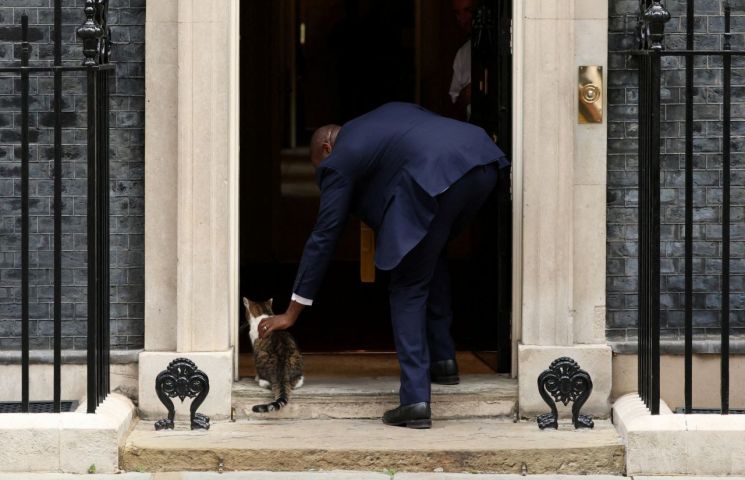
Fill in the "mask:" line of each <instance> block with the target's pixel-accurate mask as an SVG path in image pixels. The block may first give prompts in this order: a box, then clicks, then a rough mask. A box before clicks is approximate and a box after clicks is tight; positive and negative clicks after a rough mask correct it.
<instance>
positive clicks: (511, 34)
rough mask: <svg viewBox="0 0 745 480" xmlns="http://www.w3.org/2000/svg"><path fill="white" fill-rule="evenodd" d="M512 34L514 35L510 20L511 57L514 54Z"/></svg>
mask: <svg viewBox="0 0 745 480" xmlns="http://www.w3.org/2000/svg"><path fill="white" fill-rule="evenodd" d="M512 33H513V31H512V19H511V18H510V55H513V52H512V43H513V41H512Z"/></svg>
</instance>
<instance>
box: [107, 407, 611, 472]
mask: <svg viewBox="0 0 745 480" xmlns="http://www.w3.org/2000/svg"><path fill="white" fill-rule="evenodd" d="M221 463H222V466H223V468H224V469H225V470H226V471H246V470H254V471H256V470H267V471H287V472H289V471H308V470H323V471H329V470H364V471H373V472H376V471H377V472H382V471H386V470H389V471H390V470H395V471H397V472H433V471H435V470H436V469H442V471H444V472H488V473H512V474H519V473H521V471H522V467H523V464H524V465H525V467H526V468H527V472H528V473H529V474H538V473H545V474H610V475H618V474H622V473H623V471H624V446H623V443H622V442H621V439H620V437H619V436H618V434H617V432H616V430H615V428H614V427H613V425H612V424H611V423H610V422H609V421H607V420H598V421H597V422H596V423H595V428H594V429H593V430H574V429H573V428H572V427H571V425H569V424H567V423H565V422H562V423H561V426H560V429H559V430H544V431H541V430H539V429H538V426H537V425H536V424H535V423H534V422H518V423H512V422H504V421H498V420H490V419H466V420H438V419H435V421H434V424H433V428H432V429H430V430H412V429H406V428H394V427H388V426H385V425H383V424H382V423H381V422H380V421H379V420H360V419H347V420H286V419H267V420H262V421H258V420H244V421H239V422H217V423H214V424H213V425H212V427H211V428H210V430H208V431H191V430H189V429H188V424H187V423H185V422H179V423H177V429H176V430H172V431H160V432H156V431H155V430H154V428H153V423H152V422H144V421H142V422H140V423H139V424H138V425H137V427H136V428H135V429H134V431H133V432H132V434H131V435H130V436H129V438H128V439H127V441H126V443H125V445H124V447H123V448H122V449H121V458H120V466H121V468H122V469H124V470H126V471H148V472H151V471H152V472H164V471H172V472H177V471H213V472H214V471H216V470H218V468H219V465H220V464H221Z"/></svg>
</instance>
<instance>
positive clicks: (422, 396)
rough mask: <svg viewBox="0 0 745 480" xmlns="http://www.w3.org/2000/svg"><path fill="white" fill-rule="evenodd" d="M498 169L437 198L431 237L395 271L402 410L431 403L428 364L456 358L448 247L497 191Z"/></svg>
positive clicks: (477, 172) (476, 171) (480, 171)
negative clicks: (416, 404) (422, 403)
mask: <svg viewBox="0 0 745 480" xmlns="http://www.w3.org/2000/svg"><path fill="white" fill-rule="evenodd" d="M497 165H498V164H497V163H492V164H489V165H484V166H478V167H475V168H473V169H471V170H470V171H468V172H467V173H466V174H465V175H464V176H463V177H461V178H460V179H459V180H458V181H456V182H455V183H454V184H453V185H452V186H451V187H450V188H449V189H447V190H446V191H445V192H443V193H441V194H440V195H438V196H437V197H436V199H437V202H438V210H437V214H436V215H435V217H434V219H433V220H432V223H431V224H430V227H429V229H428V232H427V235H426V236H425V237H424V238H423V239H422V241H421V242H419V243H418V244H417V245H416V246H415V247H414V249H412V250H411V251H410V252H409V253H408V254H406V256H405V257H404V258H403V259H402V260H401V262H400V263H399V264H398V265H397V266H396V267H395V268H394V269H393V270H392V271H391V281H390V287H389V288H390V305H391V320H392V322H393V336H394V340H395V344H396V353H397V355H398V361H399V365H400V367H401V389H400V390H399V397H400V400H401V404H402V405H408V404H411V403H417V402H429V401H430V393H431V388H430V378H429V366H430V362H431V361H438V360H447V359H451V358H455V345H454V343H453V338H452V336H451V334H450V325H451V323H452V318H453V314H452V309H451V304H450V298H451V292H450V276H449V273H448V267H447V260H446V256H445V254H446V247H447V244H448V240H450V239H451V238H453V237H454V236H455V235H456V234H457V233H459V232H460V231H461V230H462V229H463V228H464V227H465V226H466V225H467V224H468V222H469V221H470V220H471V219H473V218H474V217H475V215H476V213H477V212H478V210H479V208H480V207H481V206H482V205H483V204H484V202H485V201H486V199H487V198H488V197H489V194H490V193H491V191H492V190H493V189H494V187H495V185H496V183H497V176H498V166H497Z"/></svg>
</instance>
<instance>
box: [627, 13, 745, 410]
mask: <svg viewBox="0 0 745 480" xmlns="http://www.w3.org/2000/svg"><path fill="white" fill-rule="evenodd" d="M722 5H723V16H724V32H723V33H722V34H721V35H722V36H723V39H722V48H721V49H707V50H703V49H699V50H696V49H694V26H695V21H696V15H695V8H694V7H695V0H688V1H687V4H686V16H685V26H686V30H685V39H686V46H685V49H681V50H667V49H665V47H664V40H665V24H666V23H667V22H668V21H669V20H670V18H671V15H670V13H669V11H668V10H667V9H666V8H665V2H663V1H660V0H640V9H639V12H640V13H639V25H638V32H639V41H640V44H639V49H638V50H635V51H633V52H630V53H631V54H632V55H634V56H635V57H636V58H637V60H638V64H639V324H638V335H639V336H638V347H639V348H638V352H639V353H638V354H639V366H638V382H639V383H638V389H639V394H640V396H641V398H642V399H643V400H644V402H645V403H646V405H647V407H648V408H649V409H650V411H651V413H653V414H658V413H659V409H660V133H661V132H660V119H661V106H660V81H661V77H662V73H663V72H662V61H663V59H664V58H666V57H679V58H682V59H684V61H685V88H684V89H683V90H684V97H685V100H684V101H685V154H684V156H685V206H684V212H685V213H684V221H683V223H684V237H685V241H684V270H685V272H684V278H685V280H684V287H683V288H684V294H683V296H684V337H685V339H684V345H685V347H684V379H685V381H684V390H685V391H684V397H685V408H684V409H683V410H684V411H685V412H686V413H691V412H693V411H694V408H693V382H692V373H693V367H692V365H693V306H694V305H693V303H694V302H693V260H694V255H693V237H694V232H693V225H694V224H693V211H694V190H693V187H694V183H693V170H694V164H693V160H694V158H693V157H694V109H693V104H694V87H695V85H694V65H695V63H696V60H697V59H699V58H702V57H715V58H717V59H721V65H722V138H721V142H722V149H721V157H722V174H721V175H722V204H721V211H722V215H721V226H722V239H721V241H722V249H721V262H722V269H721V305H719V312H720V323H721V329H720V330H721V368H720V372H721V379H720V382H721V392H720V397H721V408H720V412H721V413H723V414H726V413H729V411H730V409H729V361H730V354H729V343H730V340H729V336H730V271H729V269H730V228H731V224H730V202H731V198H730V184H731V166H732V163H731V145H732V139H731V125H732V121H731V103H732V80H731V79H732V57H734V56H743V55H745V51H742V50H733V49H732V48H731V35H732V32H731V6H730V3H729V1H727V0H724V1H723V3H722Z"/></svg>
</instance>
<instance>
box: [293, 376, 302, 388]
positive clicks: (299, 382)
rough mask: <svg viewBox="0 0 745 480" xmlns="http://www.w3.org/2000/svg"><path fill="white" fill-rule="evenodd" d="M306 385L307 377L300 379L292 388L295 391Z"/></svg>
mask: <svg viewBox="0 0 745 480" xmlns="http://www.w3.org/2000/svg"><path fill="white" fill-rule="evenodd" d="M304 383H305V377H300V378H299V379H298V381H297V382H295V385H294V386H293V387H292V388H293V390H294V389H296V388H300V387H302V386H303V384H304Z"/></svg>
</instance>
